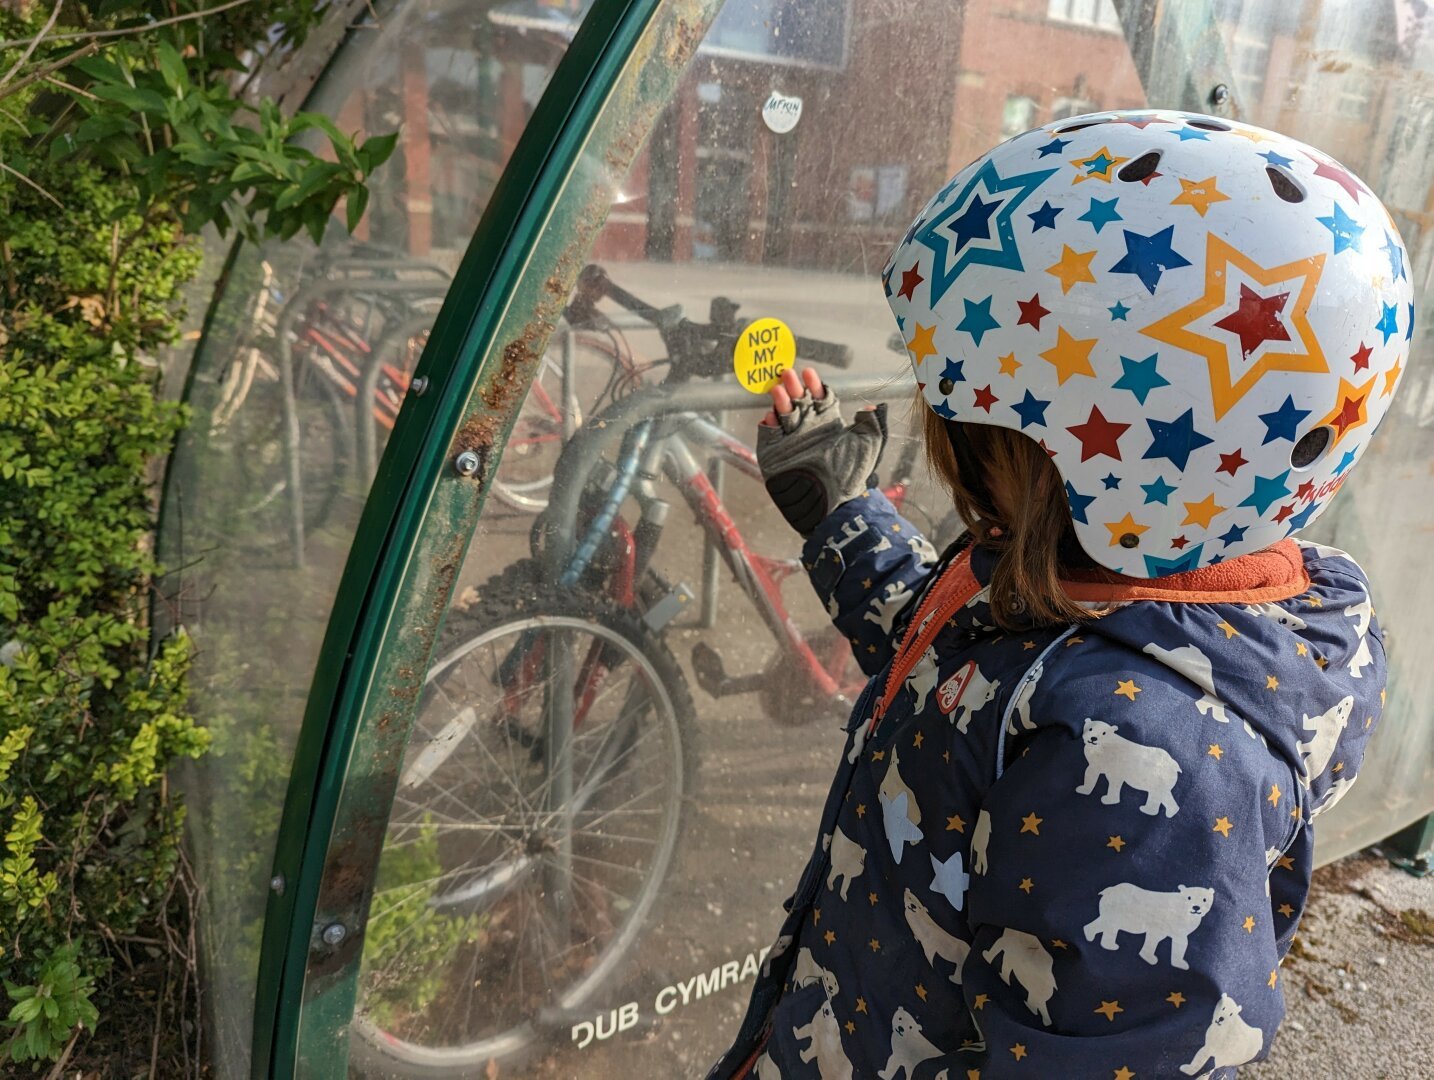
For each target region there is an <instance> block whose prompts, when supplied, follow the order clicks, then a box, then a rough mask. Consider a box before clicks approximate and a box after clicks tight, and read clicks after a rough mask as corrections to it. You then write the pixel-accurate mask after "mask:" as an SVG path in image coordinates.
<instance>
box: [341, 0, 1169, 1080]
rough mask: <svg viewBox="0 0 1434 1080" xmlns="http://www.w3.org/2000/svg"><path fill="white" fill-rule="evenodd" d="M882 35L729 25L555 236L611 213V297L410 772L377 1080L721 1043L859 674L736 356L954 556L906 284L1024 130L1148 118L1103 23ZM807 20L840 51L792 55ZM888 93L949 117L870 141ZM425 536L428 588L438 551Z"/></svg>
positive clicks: (962, 21) (845, 26)
mask: <svg viewBox="0 0 1434 1080" xmlns="http://www.w3.org/2000/svg"><path fill="white" fill-rule="evenodd" d="M866 6H869V5H863V4H860V3H854V4H851V5H841V6H838V5H833V4H831V3H829V2H817V0H787V2H781V3H775V4H774V3H760V2H757V0H729V2H728V3H727V4H726V6H725V8H724V9H723V13H722V16H721V17H720V18H719V20H718V21H717V22H715V23H714V24H713V27H712V29H711V30H710V31H709V32H708V34H707V37H706V39H705V41H704V43H703V45H702V47H701V48H700V49H699V50H698V55H697V59H696V60H695V62H694V63H692V64H691V65H690V67H689V68H688V70H687V72H686V73H685V75H684V77H683V78H682V80H681V82H680V84H679V86H678V88H677V90H676V92H675V93H674V95H673V97H672V100H671V101H670V103H669V104H668V106H667V108H666V109H665V111H664V112H663V113H662V115H661V116H660V117H659V118H658V119H657V122H656V124H655V127H654V129H653V133H652V136H651V139H650V142H649V144H648V146H647V148H646V150H644V151H643V152H642V153H641V154H640V155H639V156H638V159H637V161H636V162H635V164H634V165H633V166H632V167H631V169H629V170H627V171H626V172H624V173H619V174H614V172H613V171H612V169H611V168H610V167H609V166H608V164H607V159H606V157H605V153H606V148H605V147H603V146H600V145H599V146H597V147H596V148H595V149H594V150H593V151H592V152H591V153H589V154H588V155H587V156H586V157H585V158H584V160H583V162H582V164H581V165H580V167H579V168H578V170H577V174H576V175H577V176H578V177H579V178H581V183H579V184H577V185H576V187H577V190H575V191H570V192H568V193H567V195H566V196H565V197H564V201H563V204H562V206H560V207H559V208H558V209H557V210H556V211H555V218H554V220H555V221H557V222H562V221H564V220H566V219H565V217H564V214H565V213H572V212H574V211H573V210H572V209H571V208H572V207H579V206H586V205H587V204H589V203H590V202H592V201H594V200H605V201H606V202H608V203H610V209H609V211H608V213H607V219H606V220H607V223H606V227H605V228H604V229H603V231H602V233H601V235H600V236H599V238H598V240H597V242H596V245H595V246H594V248H593V250H592V253H591V258H592V259H593V260H595V261H596V264H597V265H598V266H599V267H600V268H601V274H599V273H598V272H595V271H589V272H586V273H585V274H584V277H583V281H584V284H583V285H582V286H580V287H579V290H578V292H577V293H575V294H574V295H573V297H572V298H571V299H570V301H569V304H568V307H567V312H566V321H565V322H563V323H562V324H561V325H559V327H558V329H557V332H556V333H555V334H554V336H553V338H552V343H551V344H550V346H549V347H548V349H547V352H546V355H545V356H544V358H543V360H542V361H541V363H540V366H539V373H538V377H537V380H536V381H535V382H534V384H533V388H532V390H531V392H530V393H529V395H528V397H527V399H526V401H525V402H524V403H523V405H522V407H521V410H520V412H519V415H518V420H517V425H516V427H515V428H514V431H513V434H512V436H511V437H510V439H509V441H508V443H507V447H506V450H505V456H504V458H503V460H502V462H501V464H500V466H499V470H498V473H497V477H496V479H495V481H494V487H493V493H494V495H495V496H496V497H495V498H494V499H492V500H490V501H489V504H488V506H487V507H486V508H485V510H484V513H483V516H482V518H481V520H480V523H479V526H478V529H477V532H476V535H475V536H474V542H473V543H472V544H471V546H470V548H469V554H468V557H467V559H466V561H465V562H464V564H463V566H462V569H461V571H460V573H459V575H458V584H457V588H456V598H455V602H454V605H453V608H452V610H451V612H450V614H449V616H448V618H447V621H446V625H445V626H444V628H443V629H442V631H441V634H440V636H439V640H438V643H437V647H436V652H435V662H434V664H433V666H432V667H431V669H430V671H429V676H428V681H427V685H426V688H425V691H424V693H423V695H422V697H421V700H420V704H419V710H418V715H417V719H416V721H415V727H414V730H413V734H412V737H411V739H410V742H409V744H408V748H407V753H406V756H405V757H404V759H403V762H402V764H401V767H400V769H399V773H398V784H397V793H396V797H395V801H394V806H393V811H392V817H391V820H390V823H389V830H388V834H387V842H386V846H385V849H384V853H383V858H382V861H381V864H380V867H379V870H378V876H377V886H376V891H375V896H374V899H373V903H372V907H371V910H370V913H369V921H368V923H367V925H366V929H365V935H366V936H365V949H364V955H363V974H362V986H361V1004H360V1008H359V1011H358V1013H357V1015H356V1017H355V1021H354V1024H353V1025H352V1036H351V1064H352V1065H353V1066H354V1067H355V1068H357V1069H358V1071H359V1072H361V1073H362V1074H363V1075H366V1076H373V1077H380V1076H434V1077H437V1076H461V1075H481V1074H482V1073H483V1072H484V1070H488V1072H489V1074H490V1075H501V1076H552V1077H558V1076H631V1077H654V1078H657V1077H661V1078H666V1077H671V1076H679V1075H680V1076H690V1075H701V1074H702V1072H703V1071H704V1070H705V1068H706V1067H707V1066H708V1065H709V1064H710V1063H711V1061H712V1060H713V1058H714V1057H715V1055H716V1053H717V1052H718V1051H719V1050H721V1049H722V1048H723V1047H724V1046H725V1045H726V1040H728V1039H729V1038H730V1036H731V1035H732V1033H733V1031H734V1028H735V1024H736V1021H737V1019H738V1018H739V1015H740V1012H741V1010H742V1008H743V1006H744V1004H745V995H746V992H747V991H748V989H750V985H751V981H752V979H753V977H754V975H755V972H756V969H757V965H758V964H759V962H760V958H761V956H762V952H763V950H764V948H765V947H766V946H767V945H768V944H769V943H770V935H771V934H772V933H773V932H774V927H776V926H777V925H778V922H779V920H780V915H781V906H780V905H781V900H782V898H783V897H784V896H785V895H786V893H787V892H788V891H789V890H790V889H791V888H792V886H793V884H794V863H793V860H794V859H797V858H799V857H800V855H801V854H802V853H805V852H806V851H807V850H808V849H809V845H810V842H811V835H812V831H813V827H814V824H815V822H816V818H817V813H818V810H819V808H820V801H821V799H822V797H823V796H824V794H825V792H826V790H827V786H828V783H829V780H830V776H831V771H832V767H833V761H834V759H835V757H836V755H837V754H838V753H839V748H840V746H841V732H840V730H839V725H840V722H841V721H842V720H844V719H845V717H846V714H847V712H848V711H849V709H850V707H851V704H852V701H853V700H854V698H855V696H856V694H857V693H858V692H859V691H860V689H861V687H862V685H863V683H864V681H865V677H864V676H863V675H862V674H861V672H860V670H859V669H858V667H857V665H856V663H855V662H854V658H853V656H852V654H851V647H850V645H849V643H848V642H847V641H846V640H845V639H844V638H842V637H840V636H838V635H837V634H836V633H835V631H833V630H832V628H831V625H830V619H829V616H828V614H827V612H826V611H825V610H824V609H823V607H822V606H821V605H820V604H819V603H818V601H817V599H816V597H815V595H814V594H813V592H812V590H811V588H810V586H809V585H808V584H807V582H806V581H805V574H804V573H803V572H802V568H801V566H800V564H799V562H798V561H797V559H796V555H797V552H798V549H799V546H800V544H799V540H798V538H797V537H796V536H795V534H794V533H792V531H791V530H790V529H789V528H788V527H787V525H786V524H785V523H784V522H783V521H782V520H781V518H780V517H779V516H778V515H777V514H776V512H775V511H774V510H773V508H772V506H771V503H770V501H769V499H768V497H767V495H766V493H765V491H764V490H763V488H762V486H761V484H760V481H759V480H758V479H757V477H756V475H755V470H754V461H753V457H752V443H753V440H754V437H755V424H756V422H757V420H758V419H759V417H760V410H761V409H763V408H765V399H764V398H762V397H760V396H757V395H753V394H750V393H747V392H746V391H745V390H744V389H742V388H741V387H740V386H738V385H734V378H733V373H732V367H731V355H732V345H733V343H734V342H735V340H736V338H737V336H738V331H739V330H740V329H741V328H742V327H743V326H745V325H746V324H747V323H748V321H749V320H752V319H756V318H758V317H761V316H775V317H779V318H781V319H782V320H784V321H785V322H786V323H788V324H789V325H790V327H791V328H792V330H793V331H794V332H795V333H796V334H797V335H799V336H801V337H803V338H809V339H815V341H816V343H815V344H811V345H807V346H804V347H803V352H804V354H812V355H813V358H814V359H817V360H818V362H819V366H821V367H822V370H823V372H824V374H825V375H826V376H827V377H828V378H829V379H830V381H831V383H832V384H833V385H835V386H837V387H838V388H839V390H840V392H841V393H842V395H843V396H844V397H845V399H846V401H847V403H848V406H849V407H852V408H855V407H859V405H860V404H862V403H869V402H876V401H887V402H888V403H889V404H890V407H891V409H892V413H891V425H892V429H893V439H892V443H891V445H890V446H889V447H888V450H887V454H886V458H885V461H884V463H883V465H882V469H881V481H882V483H883V485H884V486H886V487H887V488H888V491H889V494H890V495H891V497H892V498H893V499H894V500H895V501H898V502H899V503H901V504H902V507H903V512H904V513H905V515H906V516H907V518H908V519H909V520H910V521H911V522H912V523H913V524H914V525H915V526H916V527H917V528H918V529H919V530H920V531H921V532H922V533H923V534H924V535H925V536H927V537H929V538H931V540H932V541H934V542H935V543H936V544H937V545H940V544H942V543H944V542H946V541H948V540H950V539H952V538H954V535H955V532H956V531H957V529H958V527H959V523H958V522H957V521H956V520H955V518H954V515H953V514H951V513H950V510H949V505H950V504H949V499H947V498H943V497H942V496H940V495H939V494H938V493H937V492H936V491H935V490H933V487H932V485H931V483H930V481H929V479H928V478H927V477H926V475H925V473H924V470H923V469H922V468H921V467H920V465H919V463H918V458H917V454H916V451H917V443H916V441H915V439H914V438H913V433H912V431H911V430H910V426H909V425H910V413H909V412H908V410H907V406H906V403H907V402H908V401H909V400H910V395H911V393H912V386H911V383H910V376H909V368H908V366H907V360H906V356H905V352H904V349H903V348H902V346H901V343H900V341H899V340H898V341H897V342H896V343H895V347H894V348H893V344H892V341H891V338H892V334H893V331H894V326H893V325H892V322H891V316H890V314H889V312H888V310H887V307H886V303H885V300H884V295H883V290H882V286H881V282H880V280H879V276H878V275H879V272H880V270H881V267H882V264H883V262H884V260H885V258H886V254H887V252H888V251H889V250H890V248H891V245H892V244H893V243H894V242H895V241H896V240H897V239H899V238H900V236H901V234H902V232H903V231H904V230H905V228H906V227H907V224H908V223H909V222H910V220H911V219H912V217H914V215H915V213H916V211H917V210H918V209H919V207H920V206H921V204H922V203H923V202H924V201H925V200H926V198H927V197H928V196H929V194H930V193H931V192H932V191H934V190H936V188H938V187H939V186H940V185H941V183H942V182H943V181H944V180H945V179H946V178H947V176H948V175H949V174H950V172H951V170H952V169H953V168H955V167H957V166H959V165H960V164H961V163H964V162H965V161H966V160H968V159H969V158H971V157H973V156H975V155H976V154H977V153H979V152H980V151H982V150H984V149H985V148H987V147H988V146H990V145H992V144H994V143H995V142H997V141H999V140H1000V139H1001V138H1003V137H1004V135H1005V134H1008V133H1009V131H1008V128H1009V126H1010V125H1011V124H1013V123H1016V122H1017V120H1018V121H1019V123H1020V124H1021V125H1022V126H1024V125H1027V124H1033V123H1042V122H1044V121H1046V120H1047V119H1050V118H1052V117H1055V116H1064V115H1069V114H1073V113H1077V112H1082V111H1085V110H1088V109H1091V108H1106V107H1111V108H1114V107H1123V106H1132V105H1139V104H1142V103H1144V95H1143V93H1142V90H1141V82H1140V78H1139V76H1138V74H1137V69H1136V64H1135V62H1134V60H1133V59H1132V57H1131V55H1130V52H1129V50H1128V48H1127V46H1126V43H1125V39H1124V38H1123V37H1121V36H1120V34H1119V33H1118V32H1111V31H1112V30H1118V23H1116V22H1115V20H1114V16H1113V10H1112V8H1111V6H1110V4H1109V3H1107V2H1104V0H1102V2H1100V3H1095V2H1092V3H1089V4H1078V3H1077V4H1063V5H1055V4H1052V8H1051V12H1050V16H1049V18H1047V17H1045V15H1044V12H1042V13H1041V14H1038V15H1032V14H1031V13H1029V12H1027V13H1026V14H1025V15H1023V16H1022V17H1021V18H1019V19H1016V18H1012V17H1011V12H1009V11H1007V10H1006V9H1005V8H1004V7H1003V6H1002V5H999V4H968V5H964V6H962V7H960V9H959V16H960V17H958V18H951V19H947V20H932V19H931V18H930V17H929V5H927V4H925V3H923V2H922V0H885V2H883V3H882V4H881V5H880V7H881V12H882V17H881V18H879V19H876V18H866V17H858V15H857V13H858V12H860V11H861V10H862V8H863V7H866ZM834 8H835V9H836V10H835V13H834ZM1057 8H1059V10H1056V9H1057ZM739 25H741V26H746V27H748V28H749V30H750V35H749V36H748V37H745V38H742V39H741V47H740V50H739V49H737V48H735V47H734V44H733V43H734V42H736V41H738V39H739V35H738V34H737V32H736V30H735V27H737V26H739ZM803 27H809V28H813V30H814V29H815V28H816V27H821V28H822V33H823V34H825V35H827V37H826V38H825V39H823V40H835V39H837V38H839V39H840V40H841V41H842V42H843V43H844V44H843V48H842V50H841V52H840V56H839V58H838V59H836V60H833V59H832V57H834V56H836V55H837V54H835V53H834V52H832V51H831V50H830V49H828V48H827V47H826V46H825V45H822V44H820V43H819V42H818V41H816V40H815V38H813V40H812V41H811V43H810V45H809V46H808V45H807V44H799V45H792V44H790V42H791V41H793V40H795V41H798V42H804V41H805V39H803V38H802V37H801V28H803ZM914 28H919V33H914V32H913V30H914ZM759 30H760V32H759ZM654 54H656V55H661V54H662V53H661V47H660V46H659V47H655V49H654ZM797 54H800V56H799V57H798V55H797ZM1036 55H1039V56H1041V57H1043V58H1045V60H1044V61H1043V63H1042V64H1041V65H1040V66H1039V69H1038V71H1037V70H1032V68H1031V66H1030V65H1026V64H1020V63H1014V62H1008V61H1014V60H1015V59H1016V58H1019V57H1029V56H1036ZM650 63H653V64H656V63H658V61H655V60H654V61H650ZM896 99H899V100H905V101H921V102H928V103H939V106H933V107H929V108H921V109H909V110H908V109H901V110H889V111H884V112H883V114H882V120H881V122H880V123H877V122H874V117H873V112H872V103H873V102H874V101H876V100H896ZM576 257H577V258H579V259H581V258H582V256H581V255H578V256H576ZM548 272H549V271H548V270H547V269H546V268H544V269H541V270H535V273H537V274H539V275H546V274H547V273H548ZM603 275H605V277H604V276H603ZM604 280H606V281H608V282H610V283H611V284H612V285H615V286H616V289H613V288H608V287H606V286H605V285H604V284H603V281H604ZM625 294H626V295H625ZM679 308H680V311H679V310H678V309H679ZM682 315H685V316H686V317H687V318H689V319H691V320H694V321H695V322H697V323H700V324H704V326H703V329H702V330H701V331H700V332H697V331H696V330H695V328H690V329H694V335H693V336H689V335H687V334H686V332H685V331H684V330H682V329H681V328H680V324H679V323H678V321H677V320H678V319H679V318H680V316H682ZM538 318H539V317H537V316H535V321H536V320H537V319H538ZM821 343H830V346H824V345H822V344H821ZM832 346H835V347H832ZM848 352H849V354H850V356H851V357H852V358H854V359H853V360H852V362H851V363H850V368H849V369H846V370H843V369H841V368H839V366H838V365H835V364H833V363H831V362H830V361H831V360H833V359H836V360H843V359H844V358H845V357H846V355H847V354H848ZM842 366H843V367H844V365H842ZM555 475H556V476H557V477H558V479H557V480H554V479H553V478H554V476H555ZM438 499H439V500H441V499H442V496H441V495H440V496H438ZM538 511H542V512H543V515H542V517H541V518H538V519H535V517H534V514H535V513H536V512H538ZM425 528H426V531H425V537H424V539H423V540H421V541H420V545H419V549H418V550H417V551H416V552H415V557H414V560H413V562H414V564H425V565H426V564H427V563H428V562H429V561H430V560H429V553H430V552H435V553H436V552H437V551H438V550H439V543H440V540H441V536H440V535H439V534H438V533H436V532H433V531H432V528H433V527H432V526H426V527H425ZM544 535H546V536H547V538H548V539H547V544H546V546H545V547H543V549H542V552H540V553H539V555H535V554H534V548H533V542H534V539H535V537H540V536H544ZM897 542H901V543H910V544H912V545H920V544H922V543H924V542H925V541H922V540H920V539H919V538H917V537H911V536H903V537H899V538H898V541H897ZM425 544H429V545H431V546H424V545H425ZM449 546H451V543H450V545H449ZM544 554H545V556H546V558H547V562H546V563H544V562H543V561H542V557H541V556H543V555H544ZM435 557H436V555H435ZM405 604H406V605H408V606H409V607H410V608H416V606H417V604H418V600H417V599H416V598H414V597H410V598H408V599H407V600H405ZM405 625H406V624H405ZM381 677H382V678H387V676H386V675H385V676H381ZM380 685H383V683H382V682H381V683H380ZM383 692H384V693H386V692H387V691H383Z"/></svg>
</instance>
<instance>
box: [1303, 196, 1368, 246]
mask: <svg viewBox="0 0 1434 1080" xmlns="http://www.w3.org/2000/svg"><path fill="white" fill-rule="evenodd" d="M1315 220H1316V221H1318V222H1319V223H1320V224H1321V225H1323V226H1324V227H1325V228H1326V229H1328V230H1329V231H1330V232H1331V233H1333V234H1334V253H1335V254H1336V255H1338V254H1339V253H1340V252H1341V251H1344V250H1345V249H1346V248H1354V250H1355V251H1358V250H1359V245H1360V243H1361V238H1362V237H1363V235H1364V226H1363V225H1361V224H1359V222H1358V221H1356V220H1355V219H1354V218H1352V217H1350V216H1349V215H1348V214H1346V213H1345V212H1344V207H1342V206H1340V205H1339V203H1335V204H1334V212H1333V213H1331V214H1330V216H1329V217H1317V218H1315Z"/></svg>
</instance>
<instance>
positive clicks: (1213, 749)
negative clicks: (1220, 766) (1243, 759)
mask: <svg viewBox="0 0 1434 1080" xmlns="http://www.w3.org/2000/svg"><path fill="white" fill-rule="evenodd" d="M1205 753H1206V754H1208V755H1209V756H1210V757H1212V758H1214V759H1215V760H1216V761H1219V760H1220V758H1221V757H1223V756H1224V753H1225V751H1223V750H1221V749H1220V744H1219V743H1217V742H1212V743H1211V744H1210V749H1208V750H1206V751H1205Z"/></svg>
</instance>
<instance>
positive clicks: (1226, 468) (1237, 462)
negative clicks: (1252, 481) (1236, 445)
mask: <svg viewBox="0 0 1434 1080" xmlns="http://www.w3.org/2000/svg"><path fill="white" fill-rule="evenodd" d="M1248 464H1249V462H1248V461H1246V460H1245V453H1244V451H1243V450H1236V451H1235V452H1234V453H1233V454H1221V455H1220V467H1219V468H1218V469H1216V470H1215V471H1216V472H1223V473H1229V474H1230V475H1231V476H1234V475H1235V474H1236V473H1237V472H1239V471H1240V466H1241V465H1248Z"/></svg>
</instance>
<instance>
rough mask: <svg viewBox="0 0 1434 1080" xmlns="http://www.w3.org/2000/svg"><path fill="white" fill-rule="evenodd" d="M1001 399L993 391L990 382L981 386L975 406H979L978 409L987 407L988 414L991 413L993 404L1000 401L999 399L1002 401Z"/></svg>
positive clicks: (977, 392)
mask: <svg viewBox="0 0 1434 1080" xmlns="http://www.w3.org/2000/svg"><path fill="white" fill-rule="evenodd" d="M1000 400H1001V399H1000V398H998V397H997V396H996V395H995V394H993V393H991V386H990V384H989V383H988V384H987V385H985V386H982V387H980V388H979V389H978V390H977V391H976V406H975V407H976V408H978V409H985V410H986V413H987V415H990V412H991V406H992V405H994V404H996V402H998V401H1000Z"/></svg>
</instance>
